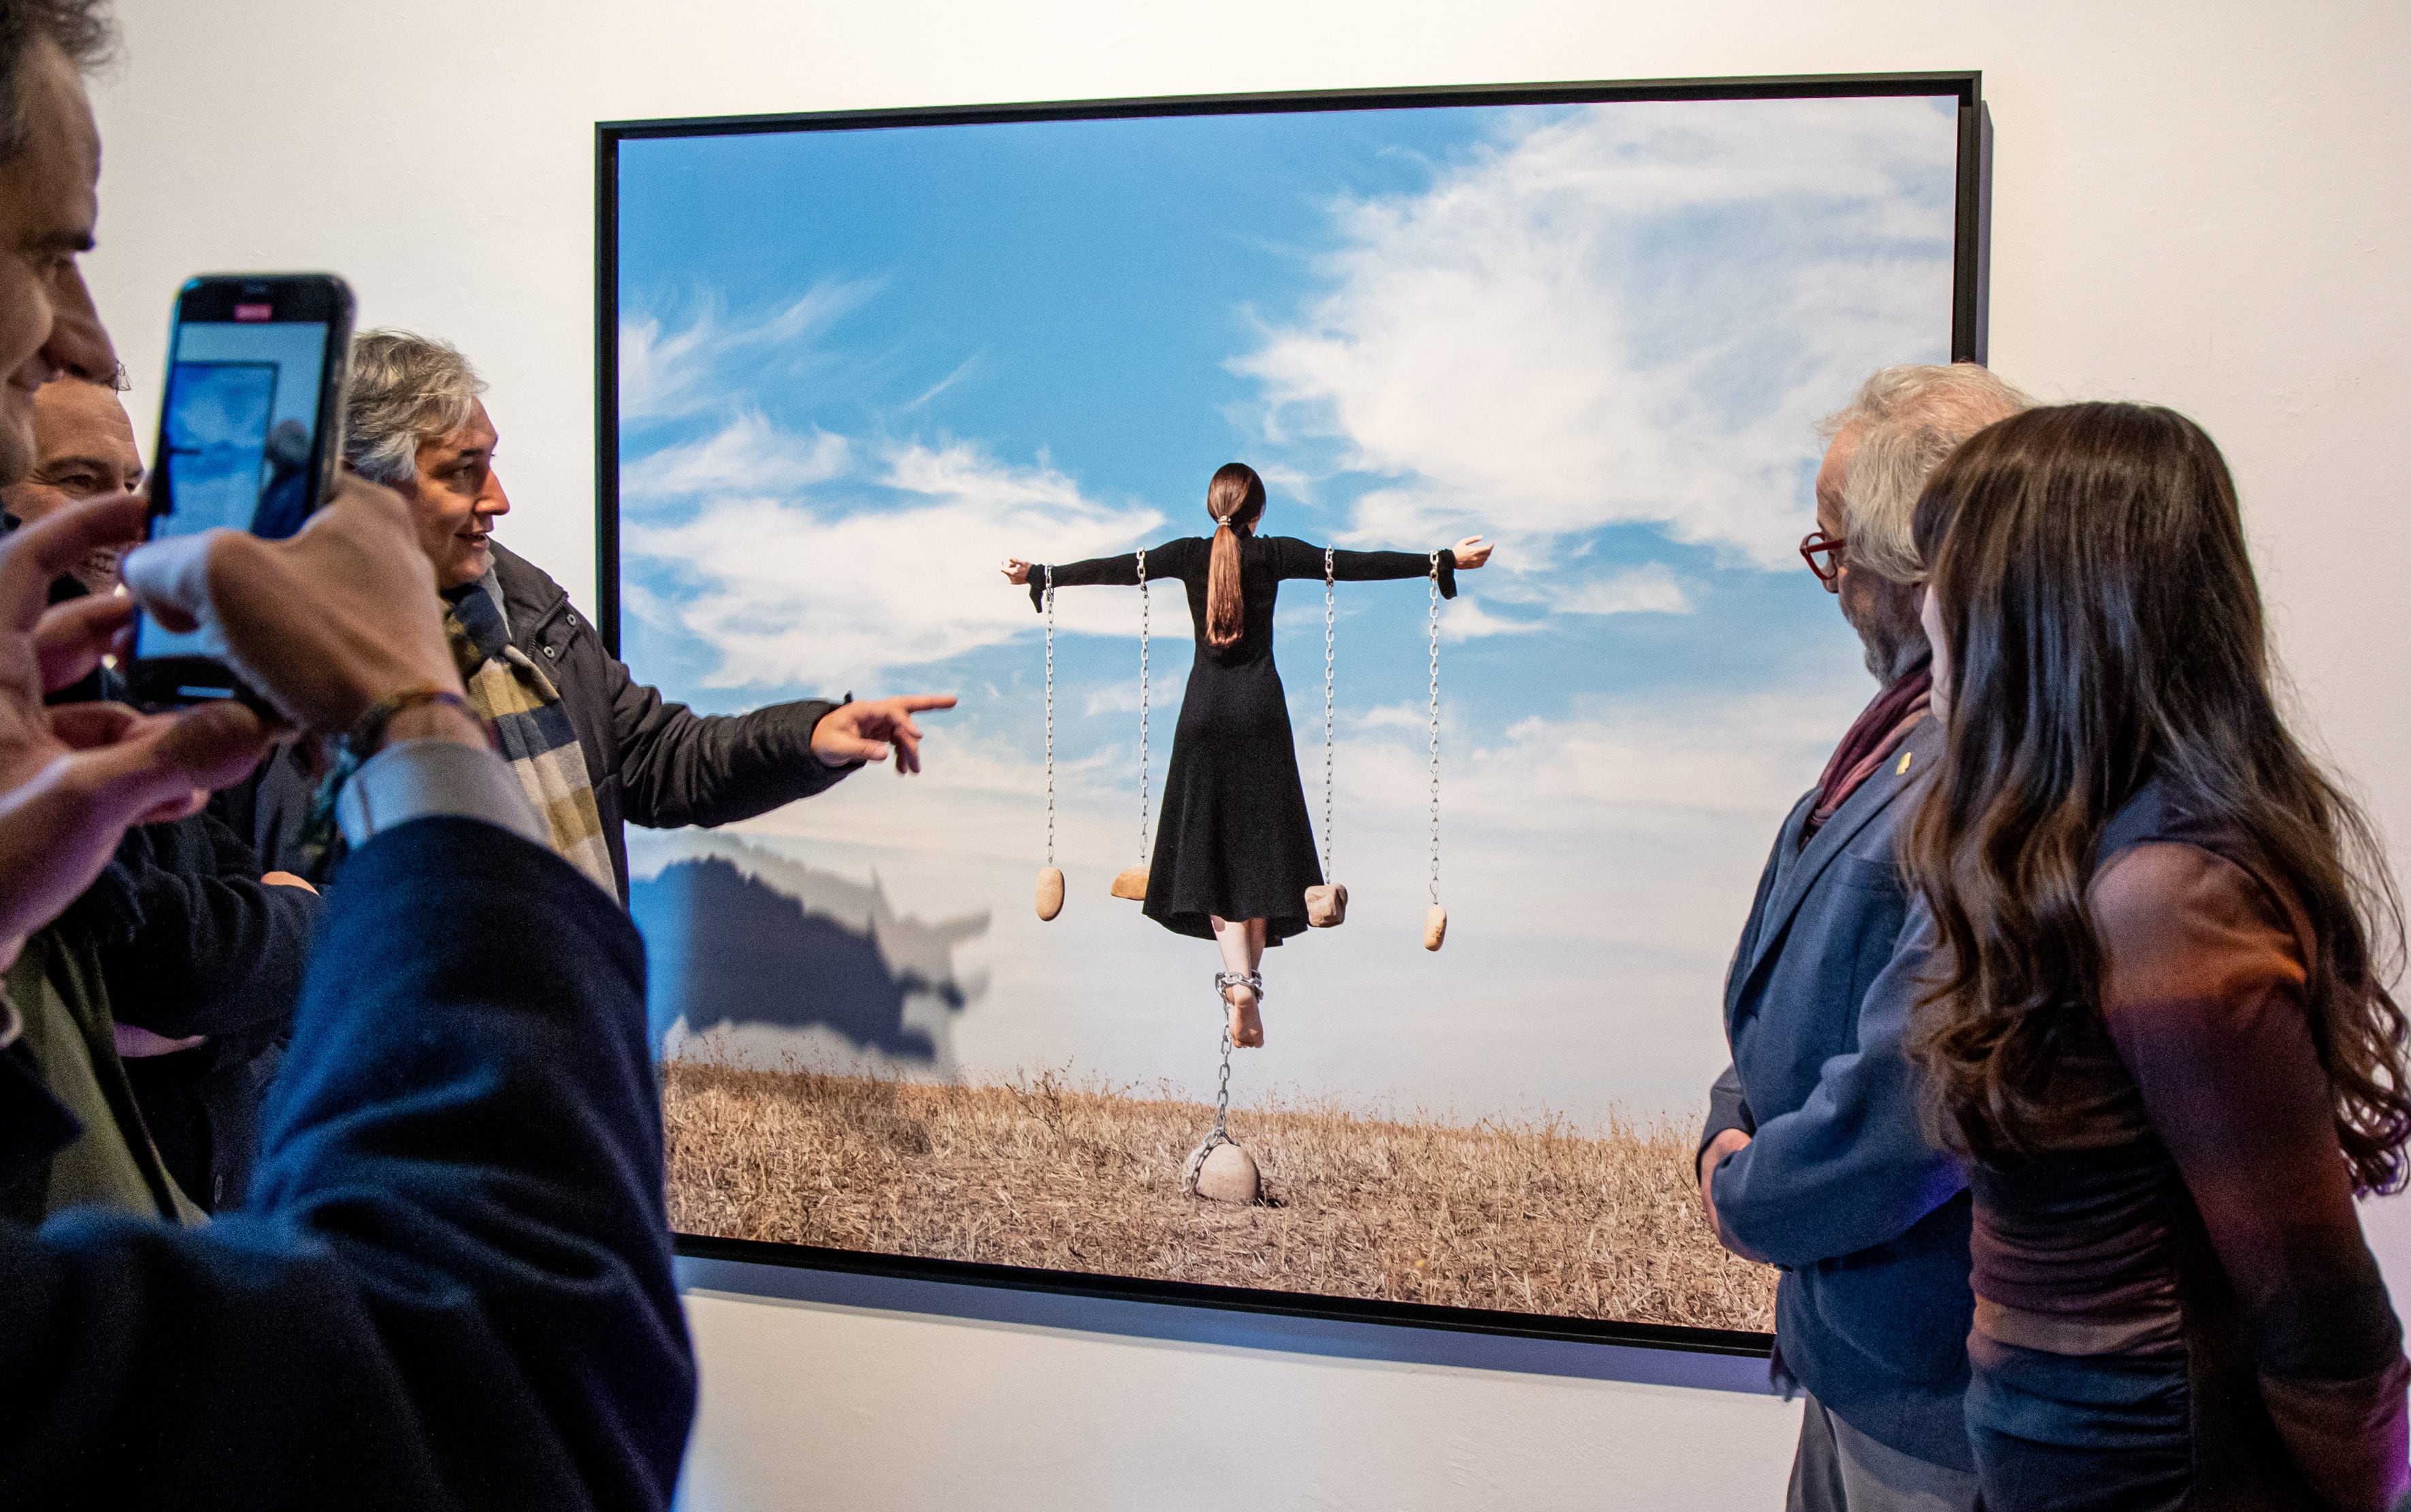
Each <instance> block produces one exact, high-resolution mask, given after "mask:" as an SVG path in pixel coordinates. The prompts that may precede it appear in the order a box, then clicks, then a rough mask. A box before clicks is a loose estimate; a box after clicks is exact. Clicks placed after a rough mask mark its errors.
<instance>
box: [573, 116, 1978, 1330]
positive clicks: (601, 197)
mask: <svg viewBox="0 0 2411 1512" xmlns="http://www.w3.org/2000/svg"><path fill="white" fill-rule="evenodd" d="M1903 95H1918V96H1925V97H1932V98H1944V97H1948V98H1952V99H1955V100H1956V101H1957V105H1958V116H1959V119H1958V168H1957V181H1956V197H1955V205H1954V215H1953V223H1952V231H1953V235H1952V247H1951V360H1952V361H1953V362H1983V361H1985V360H1986V357H1987V347H1988V344H1989V343H1988V341H1987V325H1988V319H1989V314H1990V310H1989V297H1988V286H1989V282H1990V276H1991V270H1992V268H1991V262H1992V259H1991V254H1990V245H1991V240H1992V225H1991V211H1992V185H1991V181H1992V157H1993V153H1992V147H1993V142H1992V123H1991V118H1990V116H1989V115H1988V113H1987V112H1986V110H1985V109H1984V97H1983V74H1982V73H1981V71H1980V70H1973V69H1969V70H1962V71H1941V72H1931V73H1877V74H1791V75H1768V76H1758V77H1746V78H1728V79H1650V80H1588V81H1573V82H1555V83H1527V84H1458V85H1410V86H1403V87H1397V88H1384V89H1355V90H1296V91H1278V92H1266V93H1259V94H1244V95H1156V96H1148V97H1143V98H1130V99H1091V100H1050V101H1042V102H1034V103H1028V104H996V105H940V106H914V107H904V108H898V109H869V110H821V111H799V112H793V113H783V114H773V115H737V116H689V117H679V118H672V119H663V120H654V121H600V122H597V123H595V126H594V353H595V364H594V482H595V490H594V493H595V516H594V550H595V602H594V613H593V617H592V618H593V623H594V626H595V628H596V629H597V630H598V631H600V632H602V635H603V641H604V645H605V646H606V647H608V648H609V649H610V651H611V654H612V655H614V656H617V655H618V654H619V652H620V480H619V459H620V427H619V393H620V371H619V350H618V342H619V331H620V301H619V294H620V259H619V211H620V201H619V164H620V144H621V142H623V141H633V140H642V139H647V138H676V137H736V136H759V135H763V134H767V133H783V132H797V131H859V130H872V129H880V128H886V127H896V126H913V125H977V124H992V123H1013V122H1033V121H1070V120H1115V119H1131V118H1137V117H1147V116H1173V115H1246V114H1266V113H1275V112H1297V111H1321V110H1378V109H1402V108H1412V107H1416V106H1468V105H1473V106H1496V105H1594V104H1606V103H1613V102H1623V101H1672V100H1743V99H1842V98H1867V97H1881V96H1892V97H1897V96H1903ZM673 1240H674V1243H675V1247H676V1250H677V1253H678V1254H679V1255H680V1256H685V1257H690V1258H700V1259H712V1260H732V1261H739V1262H743V1263H746V1264H753V1265H770V1266H782V1267H789V1268H795V1269H803V1270H814V1271H826V1272H847V1273H853V1274H867V1275H878V1276H888V1277H895V1278H899V1279H907V1280H919V1281H938V1282H946V1283H952V1284H955V1285H961V1286H974V1287H1000V1288H1004V1289H1010V1290H1019V1291H1040V1292H1050V1293H1056V1294H1061V1295H1071V1296H1086V1297H1095V1298H1100V1299H1109V1300H1115V1301H1140V1302H1153V1303H1162V1304H1170V1305H1176V1306H1186V1307H1196V1308H1209V1309H1217V1310H1221V1311H1227V1312H1240V1313H1258V1314H1269V1315H1277V1316H1291V1317H1308V1318H1324V1319H1331V1320H1335V1321H1341V1322H1351V1323H1372V1324H1389V1325H1395V1326H1399V1327H1405V1328H1415V1329H1426V1330H1444V1331H1454V1332H1468V1333H1481V1334H1492V1335H1498V1336H1502V1337H1509V1338H1523V1339H1536V1340H1559V1341H1570V1342H1573V1343H1587V1344H1601V1345H1624V1346H1628V1347H1629V1346H1638V1347H1642V1348H1656V1349H1678V1350H1687V1351H1690V1352H1694V1353H1704V1354H1714V1355H1739V1356H1752V1357H1759V1358H1764V1357H1767V1356H1769V1355H1771V1354H1772V1352H1773V1349H1774V1343H1775V1336H1774V1335H1773V1334H1770V1333H1757V1332H1751V1331H1747V1330H1734V1329H1705V1328H1689V1327H1684V1326H1680V1325H1673V1324H1661V1323H1639V1322H1621V1321H1615V1320H1604V1319H1590V1318H1578V1317H1561V1316H1552V1315H1545V1314H1532V1313H1506V1312H1493V1311H1490V1310H1487V1309H1483V1308H1469V1307H1448V1306H1440V1305H1437V1304H1432V1303H1424V1302H1390V1301H1370V1300H1366V1299H1360V1298H1349V1297H1337V1296H1329V1295H1325V1294H1322V1293H1320V1292H1292V1291H1272V1290H1263V1289H1258V1288H1255V1287H1222V1286H1206V1285H1200V1284H1196V1283H1191V1282H1174V1281H1153V1280H1147V1279H1145V1278H1142V1277H1136V1276H1122V1275H1113V1274H1103V1273H1092V1272H1074V1271H1051V1270H1039V1269H1033V1268H1030V1267H1024V1266H1010V1265H987V1264H980V1263H976V1262H972V1261H966V1260H942V1259H927V1258H920V1257H917V1256H909V1255H892V1254H887V1253H884V1252H881V1251H876V1250H848V1249H828V1248H823V1247H820V1246H816V1245H807V1244H778V1243H766V1242H762V1241H756V1240H744V1239H723V1238H720V1237H716V1236H713V1235H708V1234H685V1233H681V1234H676V1235H674V1236H673Z"/></svg>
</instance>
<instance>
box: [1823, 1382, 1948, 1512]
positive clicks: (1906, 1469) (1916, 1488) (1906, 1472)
mask: <svg viewBox="0 0 2411 1512" xmlns="http://www.w3.org/2000/svg"><path fill="white" fill-rule="evenodd" d="M1804 1395H1805V1393H1804ZM1806 1401H1807V1406H1808V1410H1807V1412H1806V1413H1805V1415H1804V1416H1803V1417H1802V1418H1801V1419H1800V1452H1799V1454H1798V1455H1797V1456H1796V1457H1795V1458H1794V1459H1793V1460H1792V1461H1791V1492H1790V1496H1789V1497H1788V1498H1787V1499H1786V1500H1785V1502H1784V1506H1785V1508H1786V1512H1973V1509H1974V1508H1975V1506H1976V1477H1975V1476H1974V1475H1972V1474H1971V1473H1969V1472H1967V1471H1965V1470H1953V1469H1951V1467H1950V1466H1948V1465H1938V1464H1936V1463H1934V1462H1933V1461H1928V1460H1920V1459H1916V1458H1913V1457H1912V1456H1909V1455H1906V1454H1903V1453H1901V1452H1900V1451H1899V1450H1898V1449H1895V1448H1892V1447H1890V1446H1888V1445H1883V1444H1878V1443H1877V1442H1876V1441H1875V1440H1874V1439H1871V1438H1869V1437H1867V1436H1866V1435H1865V1434H1864V1433H1862V1432H1859V1431H1858V1430H1857V1429H1855V1428H1852V1427H1851V1426H1850V1425H1849V1424H1848V1423H1846V1422H1844V1421H1842V1419H1840V1418H1836V1417H1834V1415H1833V1414H1832V1413H1830V1412H1827V1411H1826V1410H1825V1404H1824V1403H1821V1402H1819V1401H1818V1400H1817V1399H1816V1398H1815V1397H1807V1398H1806Z"/></svg>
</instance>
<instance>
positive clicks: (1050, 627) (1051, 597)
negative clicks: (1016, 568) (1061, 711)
mask: <svg viewBox="0 0 2411 1512" xmlns="http://www.w3.org/2000/svg"><path fill="white" fill-rule="evenodd" d="M1046 865H1050V866H1051V865H1055V564H1054V563H1053V562H1051V561H1050V562H1048V563H1047V564H1046Z"/></svg>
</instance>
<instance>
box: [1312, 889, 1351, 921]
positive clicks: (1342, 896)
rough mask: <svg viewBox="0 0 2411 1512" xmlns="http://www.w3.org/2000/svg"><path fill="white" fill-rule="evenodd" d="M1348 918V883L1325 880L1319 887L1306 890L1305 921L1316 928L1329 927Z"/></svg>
mask: <svg viewBox="0 0 2411 1512" xmlns="http://www.w3.org/2000/svg"><path fill="white" fill-rule="evenodd" d="M1347 919H1348V884H1347V883H1345V882H1325V883H1323V884H1322V886H1321V887H1309V888H1308V889H1307V890H1306V922H1307V923H1308V924H1311V925H1312V926H1314V927H1315V928H1317V929H1329V928H1330V927H1331V926H1332V925H1334V924H1337V923H1346V922H1347Z"/></svg>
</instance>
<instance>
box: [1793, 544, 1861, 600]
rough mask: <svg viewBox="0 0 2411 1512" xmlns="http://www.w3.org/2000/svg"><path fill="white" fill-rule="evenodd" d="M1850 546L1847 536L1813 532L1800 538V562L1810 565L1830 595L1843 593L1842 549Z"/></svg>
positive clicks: (1811, 570)
mask: <svg viewBox="0 0 2411 1512" xmlns="http://www.w3.org/2000/svg"><path fill="white" fill-rule="evenodd" d="M1848 544H1849V540H1848V537H1847V536H1839V535H1827V534H1826V533H1825V532H1824V531H1809V532H1808V533H1807V534H1806V535H1805V536H1803V537H1801V538H1800V560H1802V561H1805V562H1806V563H1807V564H1808V570H1809V571H1810V572H1812V573H1815V574H1817V581H1819V583H1822V584H1824V585H1825V591H1826V592H1828V593H1839V592H1840V591H1842V547H1844V546H1845V545H1848Z"/></svg>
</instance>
